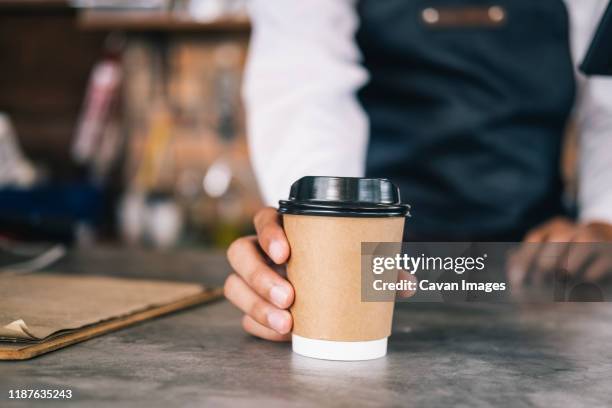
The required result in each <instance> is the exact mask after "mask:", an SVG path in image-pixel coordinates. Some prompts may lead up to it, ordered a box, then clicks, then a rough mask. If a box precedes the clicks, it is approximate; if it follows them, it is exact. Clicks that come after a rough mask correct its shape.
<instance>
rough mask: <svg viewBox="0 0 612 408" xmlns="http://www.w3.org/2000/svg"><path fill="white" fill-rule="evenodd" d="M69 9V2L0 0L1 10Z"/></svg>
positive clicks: (59, 0) (55, 0)
mask: <svg viewBox="0 0 612 408" xmlns="http://www.w3.org/2000/svg"><path fill="white" fill-rule="evenodd" d="M68 7H69V5H68V0H0V9H32V8H39V9H46V8H68Z"/></svg>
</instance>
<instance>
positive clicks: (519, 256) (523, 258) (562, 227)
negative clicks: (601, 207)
mask: <svg viewBox="0 0 612 408" xmlns="http://www.w3.org/2000/svg"><path fill="white" fill-rule="evenodd" d="M575 232H576V229H575V224H573V223H572V222H571V221H570V220H568V219H567V218H563V217H557V218H554V219H552V220H551V221H549V222H547V223H545V224H543V225H541V226H539V227H537V228H535V229H533V230H532V231H530V232H529V233H528V234H527V235H526V236H525V239H524V241H523V242H524V244H523V245H522V246H521V247H520V248H519V249H518V250H517V251H516V252H515V253H514V254H513V255H512V256H511V257H510V258H509V267H508V280H509V282H510V285H511V286H512V287H513V288H520V287H521V286H522V285H524V284H525V282H526V281H527V280H528V279H530V280H532V281H533V283H534V284H536V285H537V284H540V283H541V282H542V281H544V280H545V279H546V278H547V277H548V276H550V275H551V273H552V272H553V271H554V270H555V268H556V266H558V265H557V263H558V261H559V259H560V257H562V256H563V254H564V253H565V252H566V250H567V248H566V246H565V245H563V244H550V243H552V242H556V243H564V242H571V241H572V237H573V235H574V234H575Z"/></svg>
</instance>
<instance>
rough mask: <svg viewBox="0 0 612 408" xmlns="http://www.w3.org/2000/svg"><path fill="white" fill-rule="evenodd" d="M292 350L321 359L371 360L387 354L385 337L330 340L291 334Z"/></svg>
mask: <svg viewBox="0 0 612 408" xmlns="http://www.w3.org/2000/svg"><path fill="white" fill-rule="evenodd" d="M291 341H292V348H293V352H294V353H297V354H299V355H302V356H306V357H312V358H318V359H322V360H341V361H360V360H373V359H375V358H380V357H384V356H385V355H386V354H387V338H386V337H385V338H383V339H378V340H369V341H330V340H317V339H309V338H306V337H302V336H298V335H297V334H293V335H292V336H291Z"/></svg>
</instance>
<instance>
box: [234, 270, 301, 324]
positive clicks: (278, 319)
mask: <svg viewBox="0 0 612 408" xmlns="http://www.w3.org/2000/svg"><path fill="white" fill-rule="evenodd" d="M224 292H225V297H227V299H228V300H229V301H230V302H232V303H233V304H234V305H235V306H236V307H238V309H240V310H242V311H243V312H244V313H246V314H247V315H249V316H251V318H252V319H254V320H255V321H257V322H258V323H259V324H261V325H262V326H266V327H269V328H270V329H272V330H274V331H275V332H277V333H279V334H287V333H289V332H290V331H291V326H292V324H293V323H292V319H291V314H290V313H289V312H288V311H287V310H281V309H278V308H276V307H274V306H272V305H271V304H270V303H268V302H266V301H265V300H264V299H262V298H261V297H259V296H258V295H257V294H256V293H255V292H254V291H253V290H252V289H251V288H250V287H249V286H248V285H247V284H246V283H245V282H244V280H242V279H241V278H240V277H239V276H238V275H236V274H232V275H230V276H229V277H228V278H227V280H226V281H225V287H224Z"/></svg>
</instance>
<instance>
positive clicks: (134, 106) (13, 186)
mask: <svg viewBox="0 0 612 408" xmlns="http://www.w3.org/2000/svg"><path fill="white" fill-rule="evenodd" d="M249 31H250V27H249V22H248V20H247V17H246V12H245V3H244V1H242V0H177V1H165V0H139V1H130V2H123V1H113V0H100V1H98V0H77V1H63V0H28V1H20V0H15V1H10V0H0V55H1V57H0V58H1V61H2V63H1V64H0V90H1V91H0V238H1V240H2V242H4V244H5V246H12V247H14V246H15V245H17V244H18V243H24V242H30V243H31V242H48V243H61V244H64V245H66V246H67V247H84V246H94V245H125V246H137V247H146V248H155V249H160V250H164V249H170V248H176V247H226V246H227V245H228V244H229V243H230V242H231V241H232V240H233V239H234V238H236V237H238V236H240V235H243V234H244V233H246V232H248V231H249V230H250V228H251V227H250V224H251V220H252V216H253V214H254V212H255V211H256V210H257V209H258V208H259V207H260V206H261V204H260V199H259V196H258V192H257V185H256V182H255V180H254V177H253V173H252V170H251V167H250V164H249V161H248V152H247V146H246V139H245V121H244V111H243V108H242V106H241V103H240V87H241V76H242V70H243V65H244V61H245V56H246V50H247V44H248V38H249Z"/></svg>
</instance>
